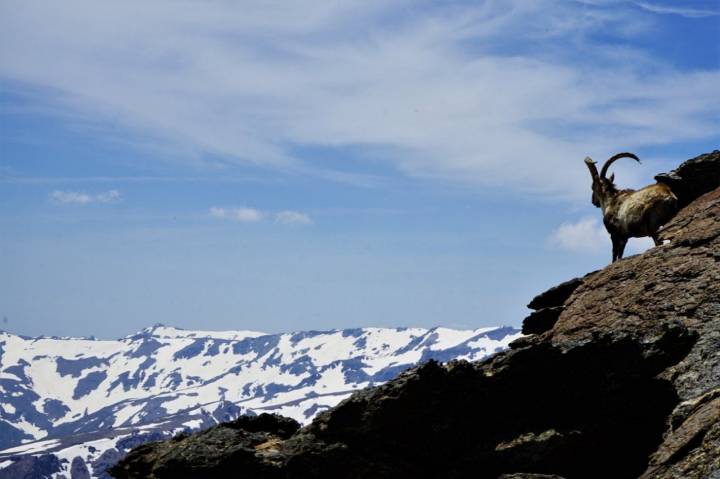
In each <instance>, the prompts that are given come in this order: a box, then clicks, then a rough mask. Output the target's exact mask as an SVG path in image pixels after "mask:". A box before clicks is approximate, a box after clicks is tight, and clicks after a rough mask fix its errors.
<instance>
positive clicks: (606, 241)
mask: <svg viewBox="0 0 720 479" xmlns="http://www.w3.org/2000/svg"><path fill="white" fill-rule="evenodd" d="M547 243H548V245H550V246H555V247H558V248H560V249H564V250H566V251H571V252H573V253H589V254H599V253H602V252H606V251H612V249H611V244H610V237H609V236H608V234H607V232H606V231H605V227H604V226H603V225H602V224H601V223H600V221H599V220H598V219H597V218H582V219H580V220H579V221H577V222H575V223H563V224H561V225H560V226H558V228H557V229H556V230H555V231H553V232H552V234H551V235H550V236H549V237H548V240H547Z"/></svg>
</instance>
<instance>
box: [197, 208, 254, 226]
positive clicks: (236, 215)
mask: <svg viewBox="0 0 720 479" xmlns="http://www.w3.org/2000/svg"><path fill="white" fill-rule="evenodd" d="M210 216H212V217H213V218H223V219H229V220H234V221H240V222H241V223H254V222H257V221H260V220H262V219H263V213H262V212H261V211H259V210H256V209H255V208H246V207H243V208H220V207H218V206H213V207H212V208H210Z"/></svg>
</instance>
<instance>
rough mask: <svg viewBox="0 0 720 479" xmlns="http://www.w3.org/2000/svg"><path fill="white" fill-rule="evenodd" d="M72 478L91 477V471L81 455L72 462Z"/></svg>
mask: <svg viewBox="0 0 720 479" xmlns="http://www.w3.org/2000/svg"><path fill="white" fill-rule="evenodd" d="M70 479H90V471H88V468H87V465H86V464H85V461H84V460H83V458H82V457H80V456H75V457H74V458H73V460H72V463H71V464H70Z"/></svg>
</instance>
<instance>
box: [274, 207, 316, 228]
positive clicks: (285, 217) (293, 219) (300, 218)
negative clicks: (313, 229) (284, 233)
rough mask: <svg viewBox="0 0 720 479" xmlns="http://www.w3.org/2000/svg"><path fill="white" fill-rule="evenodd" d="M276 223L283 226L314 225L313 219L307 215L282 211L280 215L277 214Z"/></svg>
mask: <svg viewBox="0 0 720 479" xmlns="http://www.w3.org/2000/svg"><path fill="white" fill-rule="evenodd" d="M275 221H276V222H278V223H282V224H286V225H288V224H301V225H310V224H312V222H313V221H312V219H310V217H309V216H308V215H307V214H305V213H300V212H299V211H289V210H287V211H280V212H279V213H276V214H275Z"/></svg>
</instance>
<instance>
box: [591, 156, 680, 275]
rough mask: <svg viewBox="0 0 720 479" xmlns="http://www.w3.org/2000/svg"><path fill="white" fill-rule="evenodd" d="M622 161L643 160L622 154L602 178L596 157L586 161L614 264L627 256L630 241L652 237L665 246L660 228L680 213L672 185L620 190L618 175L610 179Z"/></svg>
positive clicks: (612, 158) (606, 167) (612, 159)
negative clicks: (614, 165)
mask: <svg viewBox="0 0 720 479" xmlns="http://www.w3.org/2000/svg"><path fill="white" fill-rule="evenodd" d="M620 158H632V159H633V160H636V161H637V162H638V163H640V159H639V158H638V157H637V156H635V155H633V154H632V153H618V154H617V155H614V156H612V157H610V159H608V160H607V161H606V162H605V164H604V165H603V167H602V170H600V174H599V175H598V172H597V168H596V167H595V162H594V161H593V160H592V158H590V157H587V158H585V164H587V167H588V169H589V170H590V175H591V176H592V180H593V183H592V191H593V194H592V204H593V205H595V206H597V207H598V208H601V209H602V212H603V223H605V229H607V231H608V233H610V239H611V240H612V247H613V251H612V258H613V259H612V260H613V262H615V261H617V260H619V259H621V258H622V257H623V252H624V251H625V245H626V244H627V241H628V239H629V238H640V237H643V236H650V237H651V238H652V239H653V241H654V242H655V246H660V244H662V243H661V242H660V240H659V239H658V229H660V227H661V226H662V225H664V224H665V223H666V222H667V221H669V220H670V218H672V217H673V215H674V214H675V213H676V211H677V201H678V200H677V197H676V196H675V194H674V193H673V192H672V190H671V189H670V187H669V186H667V185H665V184H663V183H656V184H654V185H649V186H646V187H645V188H642V189H640V190H637V191H635V190H618V189H617V187H616V186H615V184H614V183H613V181H614V180H615V174H612V175H610V178H606V177H605V174H606V173H607V170H608V168H609V167H610V165H612V164H613V162H614V161H615V160H618V159H620Z"/></svg>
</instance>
